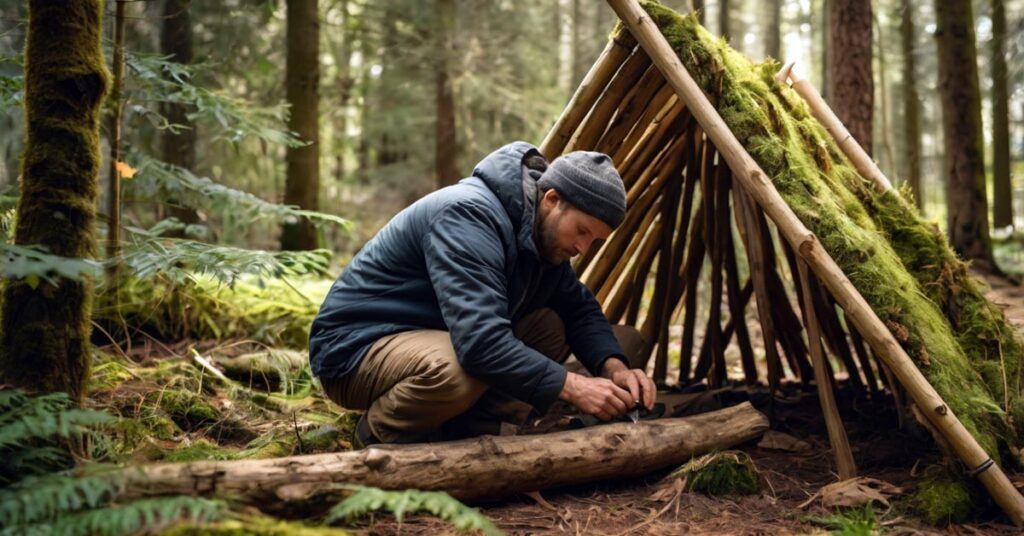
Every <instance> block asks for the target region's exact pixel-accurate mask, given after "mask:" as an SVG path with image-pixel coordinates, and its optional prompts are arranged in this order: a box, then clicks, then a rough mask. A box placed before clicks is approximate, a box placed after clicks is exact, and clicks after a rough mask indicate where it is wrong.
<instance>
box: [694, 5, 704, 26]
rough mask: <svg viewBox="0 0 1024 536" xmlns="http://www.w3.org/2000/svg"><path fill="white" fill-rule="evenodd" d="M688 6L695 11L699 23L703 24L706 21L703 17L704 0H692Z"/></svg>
mask: <svg viewBox="0 0 1024 536" xmlns="http://www.w3.org/2000/svg"><path fill="white" fill-rule="evenodd" d="M690 6H691V9H692V10H693V11H696V12H697V20H698V21H700V25H701V26H704V22H705V21H706V19H705V18H704V0H692V1H691V2H690Z"/></svg>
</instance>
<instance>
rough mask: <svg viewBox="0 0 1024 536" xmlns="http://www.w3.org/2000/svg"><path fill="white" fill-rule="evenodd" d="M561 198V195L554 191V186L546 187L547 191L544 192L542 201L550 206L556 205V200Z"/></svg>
mask: <svg viewBox="0 0 1024 536" xmlns="http://www.w3.org/2000/svg"><path fill="white" fill-rule="evenodd" d="M561 200H562V198H561V196H559V195H558V192H556V191H555V189H554V188H548V191H546V192H544V197H543V198H542V201H543V203H545V204H547V205H549V206H551V207H552V208H554V207H556V206H558V202H559V201H561Z"/></svg>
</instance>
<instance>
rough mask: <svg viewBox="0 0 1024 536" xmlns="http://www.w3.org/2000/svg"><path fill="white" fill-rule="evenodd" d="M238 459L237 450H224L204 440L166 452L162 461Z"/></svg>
mask: <svg viewBox="0 0 1024 536" xmlns="http://www.w3.org/2000/svg"><path fill="white" fill-rule="evenodd" d="M238 457H239V456H238V449H231V448H224V447H221V446H219V445H216V444H214V443H211V442H209V441H207V440H205V439H198V440H196V441H193V442H192V443H191V444H190V445H187V446H184V447H179V448H176V449H174V450H170V451H167V454H166V455H165V456H164V461H168V462H194V461H197V460H234V459H237V458H238Z"/></svg>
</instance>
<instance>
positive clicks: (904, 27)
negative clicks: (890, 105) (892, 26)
mask: <svg viewBox="0 0 1024 536" xmlns="http://www.w3.org/2000/svg"><path fill="white" fill-rule="evenodd" d="M900 10H901V13H900V49H901V53H902V55H903V140H904V143H903V151H904V155H905V156H904V158H905V162H906V168H905V169H904V170H903V178H904V180H906V181H907V185H908V186H910V190H911V191H912V192H913V193H914V203H916V204H917V207H918V208H921V207H923V206H924V200H923V199H922V197H921V193H922V192H921V101H920V98H919V97H918V95H917V62H916V61H915V59H914V43H915V42H916V39H915V37H914V6H913V4H912V3H911V2H910V0H901V1H900Z"/></svg>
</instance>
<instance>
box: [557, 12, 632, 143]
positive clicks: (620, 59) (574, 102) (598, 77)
mask: <svg viewBox="0 0 1024 536" xmlns="http://www.w3.org/2000/svg"><path fill="white" fill-rule="evenodd" d="M623 34H626V32H623ZM635 46H636V45H635V41H634V40H633V39H632V37H631V36H629V35H620V36H619V38H613V39H609V40H608V45H607V46H605V47H604V51H603V52H601V56H599V57H598V58H597V61H596V62H594V65H593V66H592V67H591V68H590V71H588V72H587V75H586V76H584V77H583V81H582V82H580V85H579V87H577V88H576V92H575V93H574V94H573V96H572V98H571V99H569V104H567V105H566V107H565V111H563V112H562V115H560V116H559V117H558V121H556V122H555V124H554V126H552V127H551V130H549V131H548V134H547V136H545V137H544V141H543V142H541V144H540V153H541V154H542V155H544V156H545V157H547V158H552V159H553V158H554V157H556V156H558V155H560V154H562V150H563V149H565V146H566V145H567V144H568V143H569V140H570V139H572V135H573V133H574V132H576V129H577V128H578V127H579V126H580V123H581V122H582V121H583V118H584V117H586V116H587V113H588V112H590V108H591V107H593V106H594V103H595V102H596V101H597V98H598V97H600V96H601V92H602V91H604V88H605V86H607V85H608V81H609V80H611V79H612V76H614V75H615V72H616V71H618V70H619V67H621V66H622V64H623V63H624V62H625V61H626V59H627V58H629V55H630V54H631V53H632V52H633V47H635Z"/></svg>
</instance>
